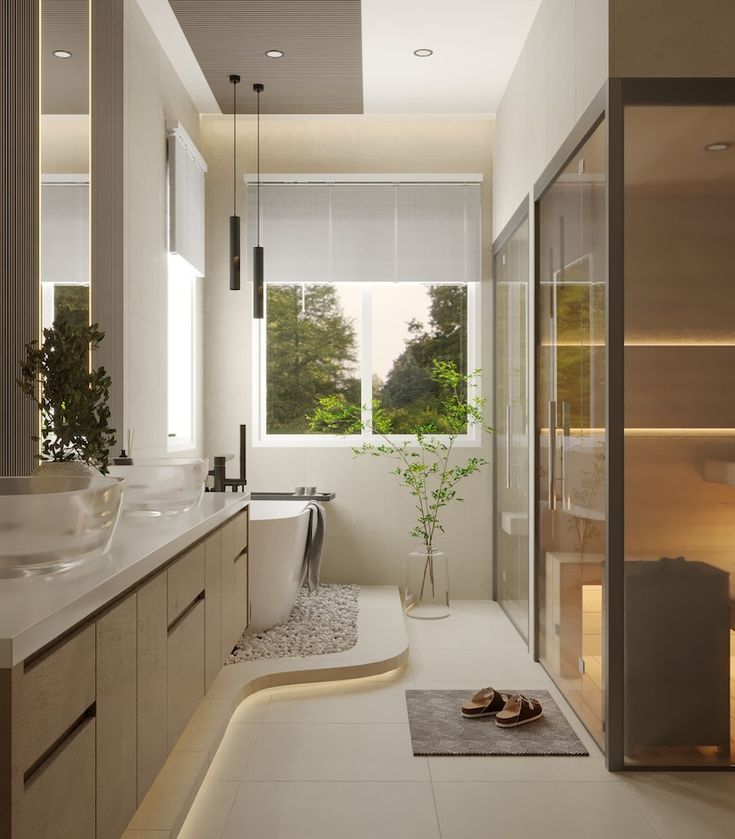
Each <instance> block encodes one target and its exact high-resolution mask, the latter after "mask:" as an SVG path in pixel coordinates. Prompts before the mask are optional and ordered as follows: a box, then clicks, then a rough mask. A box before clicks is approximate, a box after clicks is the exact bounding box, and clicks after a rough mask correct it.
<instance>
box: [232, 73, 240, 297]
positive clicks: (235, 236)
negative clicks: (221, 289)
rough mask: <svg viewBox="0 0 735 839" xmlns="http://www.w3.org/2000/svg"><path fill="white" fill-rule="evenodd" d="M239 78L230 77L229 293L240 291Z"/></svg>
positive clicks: (235, 76)
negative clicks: (238, 211)
mask: <svg viewBox="0 0 735 839" xmlns="http://www.w3.org/2000/svg"><path fill="white" fill-rule="evenodd" d="M239 83H240V77H239V76H237V75H235V74H233V75H231V76H230V84H231V85H232V215H231V216H230V291H240V216H238V214H237V85H238V84H239Z"/></svg>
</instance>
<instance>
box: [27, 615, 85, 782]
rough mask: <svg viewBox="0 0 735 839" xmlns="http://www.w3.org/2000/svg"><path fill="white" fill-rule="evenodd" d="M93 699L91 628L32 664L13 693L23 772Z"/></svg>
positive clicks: (77, 717)
mask: <svg viewBox="0 0 735 839" xmlns="http://www.w3.org/2000/svg"><path fill="white" fill-rule="evenodd" d="M94 699H95V628H94V625H92V626H88V627H86V628H85V629H82V630H81V631H80V632H77V633H76V634H75V635H72V636H71V637H70V638H68V639H66V640H65V641H62V642H61V643H60V644H58V645H57V646H56V647H52V648H51V649H50V650H49V651H48V652H46V653H44V654H43V655H41V656H40V657H39V658H38V659H36V660H35V661H32V662H31V663H30V664H29V665H28V666H27V667H26V668H25V669H24V671H23V673H22V674H21V675H20V678H19V679H18V681H17V687H16V688H15V689H14V697H13V707H14V714H15V715H16V716H15V726H14V727H15V731H16V735H15V736H16V746H17V756H18V763H19V765H20V766H21V768H22V770H23V771H24V772H25V771H26V770H27V769H28V768H29V766H31V764H32V763H34V761H36V760H38V758H39V757H40V756H41V755H42V754H43V753H44V752H45V751H46V749H48V748H50V747H51V746H52V745H53V743H54V742H55V741H56V740H58V738H59V737H61V736H62V735H63V734H64V732H65V731H67V730H68V729H69V727H70V726H72V725H73V724H74V722H75V720H77V719H79V717H81V715H82V714H83V713H84V712H85V711H86V710H87V709H88V708H89V707H90V705H91V704H92V703H93V702H94Z"/></svg>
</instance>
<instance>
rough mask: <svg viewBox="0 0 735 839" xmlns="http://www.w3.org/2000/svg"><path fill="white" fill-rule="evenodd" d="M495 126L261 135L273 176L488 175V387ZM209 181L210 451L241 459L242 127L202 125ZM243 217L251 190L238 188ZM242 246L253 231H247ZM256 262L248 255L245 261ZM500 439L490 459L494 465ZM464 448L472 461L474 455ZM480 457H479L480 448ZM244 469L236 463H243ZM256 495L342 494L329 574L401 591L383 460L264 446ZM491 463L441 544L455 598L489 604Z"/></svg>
mask: <svg viewBox="0 0 735 839" xmlns="http://www.w3.org/2000/svg"><path fill="white" fill-rule="evenodd" d="M492 137H493V122H492V121H490V120H487V119H482V120H480V119H477V120H473V119H441V118H428V117H427V118H415V119H405V118H403V119H402V118H392V117H391V118H385V117H364V116H363V117H327V118H313V119H307V118H274V117H266V118H265V119H264V120H263V123H262V127H261V149H262V154H261V161H262V166H261V168H262V171H263V172H279V173H281V172H283V173H286V172H301V173H309V172H312V173H324V172H328V173H340V172H344V173H350V172H352V173H356V172H359V173H365V172H377V173H381V172H383V173H384V172H482V173H483V174H484V177H485V181H484V185H483V190H482V198H483V272H482V274H483V282H482V295H481V296H482V301H483V303H482V308H483V312H482V317H483V329H482V332H483V336H482V359H481V366H482V367H483V368H484V370H485V371H486V382H485V389H486V390H487V391H489V390H490V374H491V370H492V356H491V342H492V336H491V332H490V326H489V325H490V323H491V309H490V304H491V296H492V295H491V288H490V283H489V280H490V267H491V266H490V259H489V246H490V241H491V235H490V234H491V175H492V172H491V160H492ZM202 140H203V145H204V148H203V151H204V154H205V157H206V159H207V163H208V166H209V173H208V177H207V265H208V272H207V273H208V276H207V278H206V280H205V281H204V288H205V292H204V306H205V320H204V330H205V388H204V397H205V402H206V405H207V412H206V429H205V453H207V454H216V453H236V452H237V446H238V443H237V440H238V427H239V424H240V423H242V422H245V423H247V424H248V425H249V426H251V425H252V415H253V403H252V376H251V364H252V361H251V357H252V333H251V325H252V316H251V300H252V288H251V286H250V284H249V283H246V282H245V281H244V278H245V276H246V273H245V270H243V287H242V290H241V291H240V292H230V291H229V290H228V279H229V278H228V254H229V244H228V217H229V215H230V213H231V212H232V156H231V155H232V120H231V118H225V117H204V118H203V119H202ZM238 149H239V154H238V162H237V172H238V176H240V175H242V174H247V173H252V172H253V171H254V168H255V167H254V150H255V137H254V124H253V121H252V119H250V118H246V117H243V118H240V120H239V125H238ZM238 196H239V205H240V206H239V212H240V214H241V215H244V212H245V210H244V189H243V186H242V182H240V183H239V185H238ZM242 240H243V242H245V235H244V231H243V236H242ZM249 259H250V255H249V254H246V253H244V254H243V261H245V260H249ZM490 450H491V446H490V440H489V439H486V441H485V443H484V446H483V449H482V453H483V454H484V456H486V457H487V458H488V459H489V457H490ZM469 451H471V450H468V449H463V450H462V453H463V454H467V453H469ZM475 451H476V450H475ZM233 469H234V470H236V467H233ZM248 482H249V488H250V489H257V490H290V489H292V488H293V486H295V485H302V484H316V485H317V486H319V487H321V488H325V489H332V490H335V491H336V493H337V500H336V501H334V502H331V503H330V504H329V506H328V535H327V543H326V548H325V560H324V566H323V572H324V577H325V579H327V580H333V581H340V582H341V581H346V582H358V583H363V584H368V583H399V582H400V581H401V580H402V560H403V557H404V556H405V554H406V552H407V551H408V550H410V549H411V547H412V545H411V541H412V540H410V539H409V538H408V537H407V536H406V534H407V533H408V531H409V530H410V529H411V527H412V526H413V521H412V518H413V516H412V509H411V505H410V501H409V497H408V496H407V495H406V493H405V491H404V490H399V488H398V487H397V486H396V484H395V480H394V479H393V478H392V477H391V476H389V475H388V465H387V464H386V463H384V462H381V461H378V460H375V459H367V458H363V459H359V460H354V459H353V457H352V453H351V450H350V449H349V448H319V447H317V446H309V447H303V448H270V447H269V448H259V447H253V446H252V445H251V446H250V448H249V451H248ZM490 487H491V484H490V470H489V467H488V468H487V469H486V470H485V472H484V473H483V474H482V475H480V476H475V477H473V478H472V479H471V480H470V482H469V483H468V485H467V487H466V491H465V492H464V497H465V498H466V502H465V503H464V504H463V505H462V504H460V505H458V506H457V508H456V509H455V510H454V511H453V512H452V513H451V514H450V515H449V516H448V518H447V521H446V529H447V535H446V537H444V538H443V539H442V540H441V542H440V544H441V546H443V547H444V548H445V549H446V550H447V552H448V553H449V556H450V560H451V563H452V593H453V596H454V597H489V595H490V581H491V570H492V566H491V491H490Z"/></svg>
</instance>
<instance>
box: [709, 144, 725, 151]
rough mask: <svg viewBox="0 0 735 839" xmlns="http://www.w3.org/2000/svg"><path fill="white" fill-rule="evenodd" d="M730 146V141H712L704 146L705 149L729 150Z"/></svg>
mask: <svg viewBox="0 0 735 839" xmlns="http://www.w3.org/2000/svg"><path fill="white" fill-rule="evenodd" d="M729 148H730V144H729V143H710V144H709V145H708V146H705V147H704V150H705V151H727V150H728V149H729Z"/></svg>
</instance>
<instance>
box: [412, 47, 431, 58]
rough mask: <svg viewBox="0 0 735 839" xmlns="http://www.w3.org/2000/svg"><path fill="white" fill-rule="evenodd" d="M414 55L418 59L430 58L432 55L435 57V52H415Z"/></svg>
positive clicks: (422, 50) (426, 50) (425, 50)
mask: <svg viewBox="0 0 735 839" xmlns="http://www.w3.org/2000/svg"><path fill="white" fill-rule="evenodd" d="M413 54H414V55H415V56H416V57H417V58H428V57H429V56H430V55H434V50H429V49H420V50H414V51H413Z"/></svg>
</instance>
